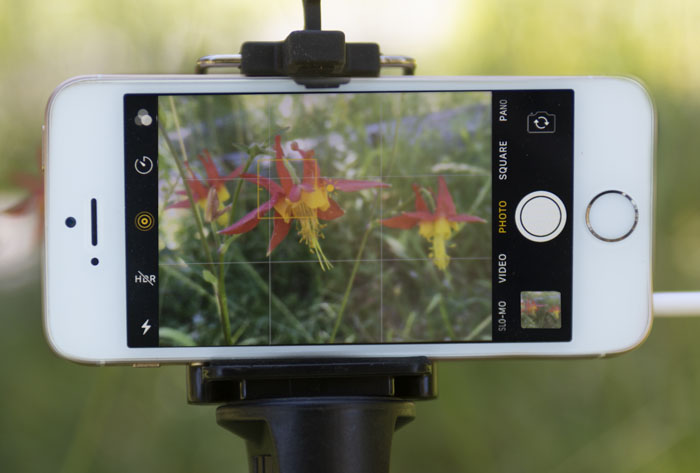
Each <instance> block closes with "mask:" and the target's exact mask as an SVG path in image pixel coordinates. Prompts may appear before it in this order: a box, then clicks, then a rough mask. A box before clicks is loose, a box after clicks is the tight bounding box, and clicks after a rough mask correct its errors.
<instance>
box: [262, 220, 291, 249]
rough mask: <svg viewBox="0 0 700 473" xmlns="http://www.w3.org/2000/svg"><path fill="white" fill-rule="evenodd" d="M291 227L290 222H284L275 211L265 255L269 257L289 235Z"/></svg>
mask: <svg viewBox="0 0 700 473" xmlns="http://www.w3.org/2000/svg"><path fill="white" fill-rule="evenodd" d="M291 227H292V222H291V220H290V221H289V222H285V221H284V219H283V218H282V216H281V215H280V214H279V213H278V212H277V211H275V218H274V226H273V228H272V236H271V237H270V244H269V245H268V246H267V255H268V256H270V253H272V251H273V250H274V249H275V248H277V245H279V244H280V243H282V240H284V239H285V238H286V236H287V234H288V233H289V229H290V228H291Z"/></svg>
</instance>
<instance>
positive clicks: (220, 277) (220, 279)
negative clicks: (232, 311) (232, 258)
mask: <svg viewBox="0 0 700 473" xmlns="http://www.w3.org/2000/svg"><path fill="white" fill-rule="evenodd" d="M211 231H212V234H213V235H214V240H215V241H216V245H217V248H219V267H218V271H217V279H216V298H217V302H218V306H219V316H220V317H221V330H222V331H223V333H224V340H225V341H226V345H232V344H233V339H232V338H231V318H230V316H229V313H228V298H227V296H226V279H225V275H226V274H225V272H226V265H224V256H225V252H224V251H221V250H222V249H223V247H222V246H221V245H220V241H221V240H220V238H219V234H218V233H217V226H216V221H214V222H211Z"/></svg>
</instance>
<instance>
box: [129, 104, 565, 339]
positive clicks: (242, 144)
mask: <svg viewBox="0 0 700 473" xmlns="http://www.w3.org/2000/svg"><path fill="white" fill-rule="evenodd" d="M573 100H574V94H573V91H571V90H529V91H517V90H514V91H492V92H489V91H431V92H425V91H420V92H405V91H404V92H371V93H370V92H368V93H364V92H363V93H359V92H354V93H342V92H337V91H335V92H330V93H327V92H320V93H319V92H313V93H284V94H269V93H259V94H231V95H222V94H217V95H150V94H149V95H144V94H127V95H125V97H124V129H125V135H124V136H125V185H126V189H125V190H126V192H125V196H126V197H125V199H126V202H125V204H126V222H125V224H126V258H127V261H126V268H127V274H126V281H127V320H126V321H125V326H126V330H127V342H128V345H129V346H130V347H159V346H160V347H169V346H223V345H250V346H256V345H257V346H262V345H266V346H269V345H314V344H384V343H464V342H474V343H486V342H493V343H499V342H546V341H567V340H570V339H571V328H572V320H571V287H572V267H571V266H572V217H571V215H570V213H571V212H570V210H571V206H572V201H573Z"/></svg>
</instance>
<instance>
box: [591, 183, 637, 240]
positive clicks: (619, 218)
mask: <svg viewBox="0 0 700 473" xmlns="http://www.w3.org/2000/svg"><path fill="white" fill-rule="evenodd" d="M638 220H639V209H638V208H637V204H636V203H635V201H634V200H633V199H632V197H630V196H629V195H627V194H626V193H624V192H622V191H618V190H609V191H605V192H601V193H600V194H598V195H597V196H595V197H593V199H591V202H590V203H589V204H588V207H587V208H586V226H587V227H588V230H589V231H590V232H591V233H592V234H593V236H594V237H596V238H598V239H599V240H602V241H605V242H615V241H620V240H624V239H625V238H627V237H628V236H630V235H631V234H632V232H633V231H634V229H635V228H636V227H637V221H638Z"/></svg>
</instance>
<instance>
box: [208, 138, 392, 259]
mask: <svg viewBox="0 0 700 473" xmlns="http://www.w3.org/2000/svg"><path fill="white" fill-rule="evenodd" d="M290 147H291V149H292V150H294V151H296V152H298V153H299V154H300V155H301V160H300V161H301V163H302V169H303V176H302V177H301V179H300V178H299V177H298V176H297V174H296V172H295V171H294V168H293V167H292V164H291V162H292V161H294V160H295V159H293V158H289V157H287V156H285V153H284V150H283V149H282V144H281V139H280V136H279V135H277V136H275V159H274V160H273V161H274V163H275V167H276V170H277V176H278V179H279V184H278V183H277V182H275V181H274V180H272V179H268V178H266V177H262V176H259V175H257V174H241V178H243V179H245V180H247V181H249V182H253V183H255V184H257V185H258V186H260V187H262V188H264V189H265V190H267V191H268V192H269V194H270V200H268V201H267V202H265V203H264V204H262V205H260V206H259V207H258V208H256V209H255V210H252V211H250V212H248V214H247V215H245V216H244V217H243V218H241V219H240V220H238V221H237V222H236V223H234V224H233V225H231V226H229V227H227V228H224V229H223V230H221V231H220V232H219V233H223V234H226V235H234V234H240V233H246V232H249V231H251V230H252V229H254V228H255V227H256V226H257V225H258V223H260V221H261V220H263V219H264V218H269V217H264V215H265V214H267V213H268V212H270V211H272V212H273V217H272V220H273V222H274V226H273V229H272V236H271V238H270V243H269V245H268V248H267V255H268V256H269V255H270V253H272V251H273V250H274V249H275V248H276V247H277V245H279V244H280V243H281V242H282V240H284V239H285V237H286V236H287V234H288V233H289V230H290V228H291V225H292V222H293V221H296V222H297V228H298V232H297V233H298V235H299V241H300V242H301V243H304V244H306V245H307V246H308V247H309V250H310V251H311V252H312V253H314V254H315V255H316V257H317V258H318V262H319V264H320V265H321V269H323V270H326V269H329V268H331V267H332V265H331V264H330V262H329V261H328V259H327V258H326V256H325V255H324V254H323V250H322V249H321V244H320V240H321V239H323V233H322V230H323V228H324V227H325V225H324V224H322V223H321V220H335V219H337V218H339V217H341V216H342V215H343V214H344V213H345V212H344V211H343V209H341V208H340V206H339V205H338V203H337V202H336V201H335V200H333V199H332V198H331V195H332V193H333V192H334V191H341V192H354V191H359V190H363V189H372V188H377V187H389V186H388V185H387V184H384V183H382V182H378V181H355V180H348V179H329V178H325V177H321V175H320V174H321V173H320V169H319V167H318V163H317V162H316V160H315V159H314V151H313V150H308V151H307V150H303V149H301V148H299V145H298V144H297V143H296V142H295V141H293V142H292V143H291V145H290ZM297 161H299V160H297Z"/></svg>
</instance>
